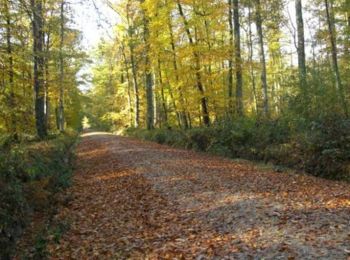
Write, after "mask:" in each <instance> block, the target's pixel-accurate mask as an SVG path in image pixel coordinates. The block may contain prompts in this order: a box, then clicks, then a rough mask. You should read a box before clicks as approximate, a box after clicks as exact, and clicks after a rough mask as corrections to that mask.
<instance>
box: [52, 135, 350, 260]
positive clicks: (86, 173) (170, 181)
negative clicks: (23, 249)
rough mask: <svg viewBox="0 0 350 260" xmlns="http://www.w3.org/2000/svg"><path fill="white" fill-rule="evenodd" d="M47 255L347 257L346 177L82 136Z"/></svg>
mask: <svg viewBox="0 0 350 260" xmlns="http://www.w3.org/2000/svg"><path fill="white" fill-rule="evenodd" d="M76 168H77V170H76V171H75V174H74V184H73V185H72V187H71V188H70V189H69V191H68V192H69V193H70V194H71V195H72V198H73V199H72V201H71V202H70V203H69V204H68V205H67V207H66V208H62V209H61V210H60V214H59V215H58V216H56V217H57V218H62V219H66V218H68V219H69V221H70V223H71V226H70V229H69V231H67V232H66V233H65V234H64V235H63V237H62V238H61V240H60V243H59V244H54V243H51V244H50V245H49V251H50V253H51V257H52V259H261V258H264V259H294V258H295V259H300V258H303V259H312V258H315V257H318V258H320V259H322V258H324V259H349V258H348V257H349V256H350V185H349V184H345V183H341V182H334V181H327V180H323V179H319V178H314V177H309V176H303V175H292V174H288V173H276V172H272V171H262V170H258V169H256V168H255V167H254V166H253V165H249V164H240V163H237V162H234V161H232V160H229V159H224V158H220V157H215V156H211V155H206V154H201V153H195V152H192V151H186V150H180V149H173V148H170V147H168V146H162V145H159V144H154V143H150V142H144V141H140V140H135V139H131V138H125V137H119V136H115V135H111V134H107V133H97V132H96V133H88V134H85V135H83V137H82V141H81V143H80V144H79V146H78V148H77V164H76Z"/></svg>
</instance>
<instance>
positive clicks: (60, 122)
mask: <svg viewBox="0 0 350 260" xmlns="http://www.w3.org/2000/svg"><path fill="white" fill-rule="evenodd" d="M60 27H61V28H60V29H61V30H60V53H59V62H60V63H59V66H60V79H59V80H60V81H59V82H60V83H59V84H60V93H59V101H58V130H60V132H63V131H64V121H65V120H64V62H63V44H64V1H62V2H61V17H60Z"/></svg>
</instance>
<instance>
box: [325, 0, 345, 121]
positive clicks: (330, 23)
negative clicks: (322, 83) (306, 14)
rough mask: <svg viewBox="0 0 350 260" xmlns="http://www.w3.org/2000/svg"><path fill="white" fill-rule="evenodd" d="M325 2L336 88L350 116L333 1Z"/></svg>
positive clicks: (326, 0)
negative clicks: (339, 57) (339, 59)
mask: <svg viewBox="0 0 350 260" xmlns="http://www.w3.org/2000/svg"><path fill="white" fill-rule="evenodd" d="M330 1H332V0H330ZM324 3H325V7H326V15H327V24H328V34H329V39H330V44H331V54H332V64H333V72H334V76H335V82H336V89H337V91H338V96H339V97H340V101H341V104H342V107H343V110H344V113H345V115H346V116H347V117H348V116H349V113H348V107H347V103H346V99H345V94H344V88H343V85H342V81H341V77H340V72H339V67H338V53H337V42H336V36H335V35H336V32H335V25H334V17H333V8H332V2H331V5H330V4H329V1H328V0H325V2H324Z"/></svg>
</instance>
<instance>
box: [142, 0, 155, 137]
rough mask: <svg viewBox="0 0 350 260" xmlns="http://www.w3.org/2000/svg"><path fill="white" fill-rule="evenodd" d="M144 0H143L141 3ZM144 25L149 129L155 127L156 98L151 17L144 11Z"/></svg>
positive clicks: (147, 124) (147, 120)
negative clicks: (154, 96) (151, 47)
mask: <svg viewBox="0 0 350 260" xmlns="http://www.w3.org/2000/svg"><path fill="white" fill-rule="evenodd" d="M143 2H144V1H143V0H142V1H141V3H143ZM143 26H144V28H143V29H144V31H143V33H144V35H143V36H144V43H145V74H146V100H147V118H146V126H147V129H148V130H151V129H153V128H154V99H153V85H154V81H153V73H152V65H151V60H150V56H149V55H150V42H149V18H148V17H147V14H146V13H145V11H143Z"/></svg>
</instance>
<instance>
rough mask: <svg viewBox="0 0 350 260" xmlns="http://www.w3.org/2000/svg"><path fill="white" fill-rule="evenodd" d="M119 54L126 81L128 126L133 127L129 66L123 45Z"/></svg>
mask: <svg viewBox="0 0 350 260" xmlns="http://www.w3.org/2000/svg"><path fill="white" fill-rule="evenodd" d="M121 54H122V56H123V60H124V66H125V69H124V70H125V73H126V79H127V81H128V111H129V122H130V126H132V125H133V108H132V105H131V100H132V98H131V79H130V73H129V65H128V60H127V58H126V53H125V47H124V44H122V46H121Z"/></svg>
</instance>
